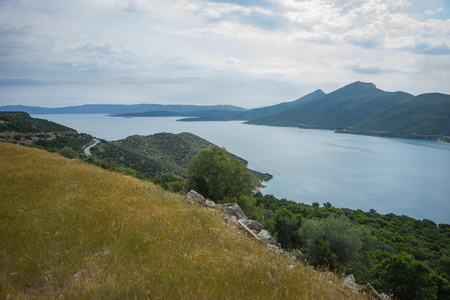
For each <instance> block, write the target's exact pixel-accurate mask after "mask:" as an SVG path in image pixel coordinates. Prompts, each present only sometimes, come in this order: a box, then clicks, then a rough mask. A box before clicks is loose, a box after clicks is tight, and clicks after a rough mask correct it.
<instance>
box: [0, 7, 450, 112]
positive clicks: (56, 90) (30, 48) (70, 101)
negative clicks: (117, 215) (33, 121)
mask: <svg viewBox="0 0 450 300" xmlns="http://www.w3.org/2000/svg"><path fill="white" fill-rule="evenodd" d="M358 80H359V81H364V82H372V83H374V84H375V85H377V87H378V88H380V89H382V90H385V91H399V90H401V91H405V92H409V93H412V94H414V95H418V94H422V93H428V92H440V93H446V94H450V1H449V0H427V1H423V0H360V1H358V0H354V1H352V0H349V1H343V0H334V1H331V0H209V1H208V0H0V105H14V104H21V105H34V106H45V107H62V106H70V105H82V104H137V103H159V104H197V105H215V104H231V105H237V106H240V107H245V108H253V107H261V106H267V105H273V104H277V103H280V102H286V101H293V100H295V99H297V98H299V97H301V96H304V95H306V94H308V93H310V92H313V91H314V90H316V89H322V90H323V91H324V92H326V93H329V92H332V91H334V90H336V89H338V88H340V87H343V86H345V85H347V84H350V83H352V82H355V81H358Z"/></svg>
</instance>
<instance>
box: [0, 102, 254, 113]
mask: <svg viewBox="0 0 450 300" xmlns="http://www.w3.org/2000/svg"><path fill="white" fill-rule="evenodd" d="M203 110H221V111H235V112H241V111H245V109H243V108H240V107H237V106H233V105H211V106H207V105H162V104H133V105H121V104H86V105H81V106H67V107H58V108H47V107H39V106H23V105H7V106H0V111H24V112H27V113H29V114H32V115H38V114H122V113H143V112H150V111H158V112H159V111H167V112H171V113H185V112H192V111H203Z"/></svg>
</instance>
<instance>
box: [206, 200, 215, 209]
mask: <svg viewBox="0 0 450 300" xmlns="http://www.w3.org/2000/svg"><path fill="white" fill-rule="evenodd" d="M205 205H206V206H208V207H211V208H215V207H216V203H215V202H214V201H211V200H209V199H206V200H205Z"/></svg>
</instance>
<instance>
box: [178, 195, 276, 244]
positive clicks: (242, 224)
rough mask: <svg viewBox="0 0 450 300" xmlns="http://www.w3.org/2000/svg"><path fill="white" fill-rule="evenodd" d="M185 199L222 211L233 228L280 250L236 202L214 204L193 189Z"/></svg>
mask: <svg viewBox="0 0 450 300" xmlns="http://www.w3.org/2000/svg"><path fill="white" fill-rule="evenodd" d="M185 199H186V200H187V201H189V202H190V203H196V204H199V205H202V206H206V207H209V208H211V209H214V210H216V211H219V212H221V213H222V215H223V218H224V220H225V221H226V222H227V223H228V224H230V225H232V226H234V227H235V228H237V229H239V230H241V231H242V232H245V233H246V234H247V235H248V236H250V237H251V238H253V239H255V240H258V241H260V242H262V243H265V244H268V245H271V247H270V248H271V249H277V250H278V251H282V250H281V249H280V248H279V247H278V244H277V241H276V240H275V239H274V238H273V237H272V236H271V235H270V233H269V232H268V231H267V230H264V226H263V225H262V224H261V223H258V222H257V221H255V220H249V219H248V217H247V216H246V215H245V213H244V212H243V211H242V209H241V208H240V206H239V205H238V204H237V203H225V204H216V203H214V201H211V200H209V199H205V197H203V196H202V195H200V194H199V193H197V192H196V191H194V190H191V191H190V192H189V193H187V195H186V197H185Z"/></svg>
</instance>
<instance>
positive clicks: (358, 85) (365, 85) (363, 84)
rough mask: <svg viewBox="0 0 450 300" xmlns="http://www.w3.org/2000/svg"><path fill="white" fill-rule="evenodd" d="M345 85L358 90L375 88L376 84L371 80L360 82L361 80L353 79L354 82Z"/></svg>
mask: <svg viewBox="0 0 450 300" xmlns="http://www.w3.org/2000/svg"><path fill="white" fill-rule="evenodd" d="M346 87H352V88H356V89H359V90H371V89H376V88H377V86H376V85H375V84H373V83H372V82H362V81H355V82H353V83H351V84H349V85H347V86H346Z"/></svg>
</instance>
